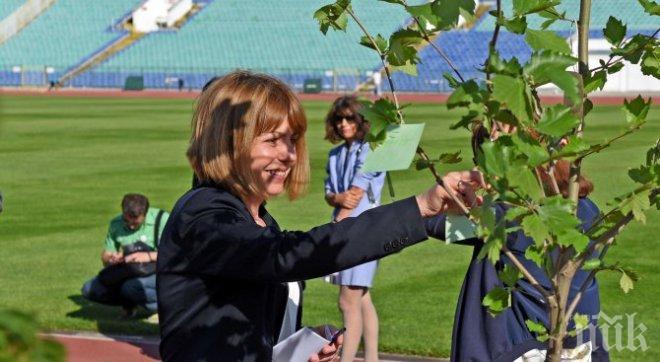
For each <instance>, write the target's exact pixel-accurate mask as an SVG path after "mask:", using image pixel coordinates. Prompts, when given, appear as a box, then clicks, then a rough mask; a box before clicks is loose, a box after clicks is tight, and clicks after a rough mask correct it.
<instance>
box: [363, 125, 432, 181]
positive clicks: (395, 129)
mask: <svg viewBox="0 0 660 362" xmlns="http://www.w3.org/2000/svg"><path fill="white" fill-rule="evenodd" d="M422 131H424V123H418V124H402V125H392V126H388V127H387V138H386V139H385V142H383V144H382V145H380V146H378V147H377V148H376V149H375V150H373V151H371V152H369V154H368V155H367V159H366V160H365V161H364V165H363V166H362V171H363V172H381V171H394V170H405V169H407V168H408V167H410V163H412V160H413V157H415V152H416V151H417V146H418V145H419V140H420V139H421V138H422Z"/></svg>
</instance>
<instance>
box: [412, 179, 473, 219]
mask: <svg viewBox="0 0 660 362" xmlns="http://www.w3.org/2000/svg"><path fill="white" fill-rule="evenodd" d="M442 182H443V184H444V186H445V187H446V188H447V189H449V191H450V192H451V193H453V194H454V196H455V197H456V199H458V200H459V201H460V202H462V203H463V205H464V206H466V207H467V208H471V207H474V206H477V205H478V204H479V203H480V202H481V200H480V199H479V198H478V197H477V195H476V193H475V190H476V189H478V188H482V187H485V185H484V184H483V177H482V176H481V173H480V172H479V171H476V170H473V171H457V172H450V173H448V174H447V175H446V176H445V177H443V179H442ZM417 204H418V205H419V210H420V213H421V214H422V217H430V216H435V215H437V214H440V213H443V212H447V211H454V212H458V213H461V212H462V211H461V208H460V207H459V205H458V204H457V203H456V202H454V200H453V198H452V197H451V195H449V194H448V193H447V192H446V191H445V188H443V187H442V186H440V185H434V186H433V187H431V188H430V189H428V190H427V191H426V192H425V193H423V194H420V195H417Z"/></svg>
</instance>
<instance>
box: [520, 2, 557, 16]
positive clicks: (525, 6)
mask: <svg viewBox="0 0 660 362" xmlns="http://www.w3.org/2000/svg"><path fill="white" fill-rule="evenodd" d="M560 2H561V1H558V0H513V14H514V15H516V16H519V15H526V14H531V13H538V12H541V11H543V10H546V9H548V8H551V7H553V6H555V5H559V3H560Z"/></svg>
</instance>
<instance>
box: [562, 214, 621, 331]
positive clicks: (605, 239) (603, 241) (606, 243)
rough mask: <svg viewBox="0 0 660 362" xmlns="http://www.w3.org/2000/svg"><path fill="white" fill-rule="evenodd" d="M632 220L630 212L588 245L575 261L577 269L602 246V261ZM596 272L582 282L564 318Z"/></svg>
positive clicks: (568, 315)
mask: <svg viewBox="0 0 660 362" xmlns="http://www.w3.org/2000/svg"><path fill="white" fill-rule="evenodd" d="M632 220H633V214H632V212H629V213H628V214H627V215H626V216H624V217H623V218H622V219H621V220H619V222H618V223H616V225H614V226H613V227H612V228H611V229H610V230H608V231H607V232H606V233H605V234H603V235H602V236H601V237H599V238H598V239H597V240H596V241H594V243H593V244H591V245H590V247H589V249H588V250H587V251H586V252H584V253H583V254H581V255H580V256H579V257H578V259H577V260H576V261H575V262H576V265H577V267H578V268H581V267H582V265H584V263H585V262H586V261H587V260H588V259H589V258H590V257H591V255H593V253H594V252H595V251H596V248H597V247H598V246H599V245H603V251H601V253H600V255H599V256H598V258H599V259H600V260H601V261H602V260H603V258H605V254H607V250H608V249H609V247H610V245H612V243H613V242H614V239H615V238H616V237H617V235H619V234H620V233H621V231H622V230H623V228H625V227H626V225H628V223H630V222H631V221H632ZM596 273H597V270H592V271H591V272H590V273H589V275H588V276H587V278H586V279H585V280H584V282H582V286H580V290H579V292H578V293H577V294H576V295H575V298H574V299H573V301H572V302H571V305H570V306H569V307H568V309H567V310H566V318H567V319H568V318H570V317H571V315H572V314H573V312H574V311H575V308H577V305H578V303H579V302H580V299H581V298H582V295H583V294H584V291H585V290H586V289H587V287H588V286H589V284H590V283H591V280H592V279H593V278H594V277H595V276H596Z"/></svg>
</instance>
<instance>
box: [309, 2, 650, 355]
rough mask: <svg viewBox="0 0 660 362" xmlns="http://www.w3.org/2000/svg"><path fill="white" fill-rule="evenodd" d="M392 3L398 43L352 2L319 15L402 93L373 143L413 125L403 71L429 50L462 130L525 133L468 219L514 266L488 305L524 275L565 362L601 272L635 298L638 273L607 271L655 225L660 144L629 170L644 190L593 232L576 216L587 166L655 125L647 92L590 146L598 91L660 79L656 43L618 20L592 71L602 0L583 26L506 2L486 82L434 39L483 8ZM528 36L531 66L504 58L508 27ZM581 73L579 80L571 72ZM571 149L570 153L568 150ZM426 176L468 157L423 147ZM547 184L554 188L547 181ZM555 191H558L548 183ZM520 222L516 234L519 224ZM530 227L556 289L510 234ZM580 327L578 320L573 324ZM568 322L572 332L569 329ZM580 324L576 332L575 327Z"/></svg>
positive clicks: (502, 143)
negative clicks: (566, 172) (581, 277)
mask: <svg viewBox="0 0 660 362" xmlns="http://www.w3.org/2000/svg"><path fill="white" fill-rule="evenodd" d="M381 1H383V2H387V3H391V4H393V6H402V7H403V8H404V9H405V10H406V11H407V12H408V14H409V15H410V17H411V18H412V21H411V23H410V25H409V26H407V27H405V28H402V29H399V30H397V31H395V32H394V33H393V34H391V35H390V36H389V37H388V38H386V37H383V36H382V35H380V34H377V35H372V34H370V33H369V32H368V30H367V29H366V28H365V25H364V24H363V23H362V22H361V20H360V18H359V17H358V15H357V14H356V13H355V11H354V9H353V7H352V6H351V1H350V0H337V1H336V2H334V3H332V4H329V5H326V6H323V7H322V8H320V9H319V10H317V11H316V13H315V14H314V18H316V19H317V21H318V22H319V25H320V30H321V31H322V32H323V33H324V34H325V33H326V32H327V31H328V30H329V29H334V30H341V31H345V30H346V27H347V26H348V21H349V18H350V19H352V20H353V21H354V22H355V23H356V24H357V26H358V27H359V28H360V29H361V30H362V32H363V33H364V36H363V37H362V40H361V44H362V45H364V46H366V47H368V48H370V49H373V50H374V51H375V52H376V53H377V54H378V56H379V57H380V60H381V62H382V65H383V69H384V71H385V74H386V76H387V79H388V84H389V88H390V90H391V100H390V99H386V98H383V99H379V100H376V101H375V102H373V103H371V102H368V103H366V104H365V109H364V113H365V117H366V118H367V119H369V120H370V122H371V130H370V134H369V135H368V140H369V141H371V142H372V144H374V145H375V146H378V144H380V143H383V142H387V137H386V136H387V129H388V128H387V126H389V125H392V124H402V123H404V116H403V113H402V111H401V106H400V104H399V101H398V97H397V93H396V91H395V85H394V82H393V79H392V72H394V71H403V72H406V73H408V74H411V75H416V73H417V69H416V65H417V64H418V63H419V61H420V59H419V57H418V55H417V50H418V48H419V47H420V46H421V45H423V44H428V45H429V46H431V47H432V48H433V50H434V51H435V52H436V53H437V54H438V56H439V57H441V58H442V59H444V60H445V61H446V62H447V63H448V64H449V66H450V68H451V69H452V70H453V75H452V74H445V75H444V77H445V78H446V79H447V80H448V81H449V82H450V85H451V86H452V88H453V89H454V91H453V92H452V94H451V96H450V97H449V99H448V101H447V107H448V108H450V109H452V108H460V109H464V110H465V115H464V116H463V117H462V118H461V120H459V121H458V122H457V123H456V124H454V125H453V126H452V127H451V128H452V129H457V128H461V127H465V128H471V127H474V126H476V125H481V126H483V127H485V128H486V129H487V131H488V132H492V131H493V130H494V129H497V128H498V127H500V126H501V125H502V124H508V125H512V126H515V129H516V132H515V133H514V134H508V135H502V136H500V137H499V138H497V139H496V140H487V141H486V142H485V143H484V144H483V145H482V152H481V153H480V154H479V155H478V157H476V162H477V167H478V168H479V170H480V171H481V172H482V173H483V175H484V179H485V181H486V182H487V183H488V184H489V185H490V187H489V188H488V189H487V190H484V195H483V196H484V202H483V204H482V205H480V206H475V205H467V206H472V207H467V206H465V205H464V206H463V207H462V209H463V212H464V213H465V215H466V216H468V217H470V218H471V219H472V220H473V221H474V222H475V223H476V224H477V225H478V234H479V236H480V238H482V239H483V241H484V246H483V248H482V249H481V254H480V257H481V258H488V259H489V260H490V261H491V262H492V263H493V264H495V262H497V261H498V260H499V256H500V254H504V255H506V256H507V257H508V259H509V260H510V261H511V264H512V265H513V266H515V267H511V266H506V267H505V268H504V269H503V270H502V271H501V272H500V275H499V276H500V279H501V280H502V282H503V283H502V285H503V287H498V288H495V289H493V290H491V291H490V292H489V293H488V294H487V295H486V297H485V298H484V300H483V305H484V307H485V308H488V309H489V311H490V312H491V313H493V314H498V313H500V312H502V311H503V310H504V309H505V308H507V307H508V306H509V304H510V298H511V292H512V291H513V290H514V289H515V288H516V284H517V281H518V280H519V279H520V278H521V277H524V278H525V279H526V280H527V281H528V282H529V283H531V284H532V285H533V286H534V287H535V288H536V289H537V290H538V291H539V293H540V294H541V295H542V296H543V298H544V300H545V303H546V305H548V309H547V312H548V316H549V320H550V325H549V326H548V327H549V328H547V327H546V326H544V325H542V324H539V323H537V322H535V321H531V320H528V321H527V322H526V324H527V327H528V328H529V330H530V331H531V332H533V333H534V334H535V335H536V336H537V338H538V339H540V340H547V341H548V343H549V351H548V354H547V359H548V360H550V361H560V354H561V351H562V349H563V341H564V338H565V337H566V336H568V335H575V334H576V333H577V332H578V331H579V329H581V328H584V327H585V324H586V321H587V318H586V316H581V315H576V314H575V308H576V306H577V304H578V302H579V301H580V298H581V297H582V292H583V291H584V290H585V289H586V287H587V286H588V285H589V284H590V282H591V280H592V279H593V278H594V276H595V275H596V274H597V273H598V272H601V271H608V270H609V271H617V272H620V273H621V279H620V285H621V288H622V289H623V291H624V292H628V291H629V290H630V289H631V288H632V287H633V282H634V281H635V280H636V279H637V276H636V274H635V273H634V272H633V271H631V270H629V269H628V268H626V267H624V266H622V265H620V264H619V263H607V262H606V261H605V260H604V257H605V255H606V253H607V250H608V248H609V247H610V246H611V245H612V244H613V243H614V241H615V239H616V237H617V235H619V233H620V232H621V231H622V230H623V229H624V228H625V227H626V226H627V225H628V224H629V223H630V222H631V221H633V220H636V221H640V222H642V223H643V222H645V214H644V213H645V211H647V210H649V209H651V208H655V209H660V196H659V193H658V190H659V188H658V185H659V184H660V163H659V161H660V139H659V140H658V142H657V143H656V144H655V145H653V146H652V147H651V148H650V149H649V150H648V152H647V154H646V162H645V163H644V164H642V165H639V166H637V167H636V168H632V169H630V170H629V171H628V176H629V177H630V178H631V179H632V180H633V181H634V182H635V183H636V184H637V187H636V188H635V189H633V190H630V191H629V192H627V193H625V194H623V195H621V196H620V197H617V198H615V199H613V200H611V202H609V203H608V205H611V207H610V208H609V209H608V210H607V211H605V212H602V214H601V215H600V217H599V218H598V219H597V220H596V221H595V222H594V223H593V225H592V226H591V227H590V228H589V229H587V230H583V229H582V228H581V222H580V220H579V219H578V218H577V216H576V211H577V202H578V197H579V195H578V192H579V185H578V179H579V176H580V173H581V165H582V161H583V160H585V159H587V158H588V157H590V156H592V155H594V154H595V153H599V152H606V151H607V149H608V148H609V147H610V146H611V145H612V144H613V143H614V142H616V141H618V140H620V139H622V138H624V137H626V136H628V135H630V134H631V133H633V132H635V131H637V130H639V129H640V128H641V127H642V125H643V124H644V123H645V122H646V117H647V114H648V112H649V109H650V106H651V99H648V100H645V99H644V98H642V97H641V96H638V97H636V98H634V99H632V100H630V101H629V100H625V101H624V103H623V107H622V110H623V113H624V116H625V121H626V123H625V127H624V129H623V130H622V131H621V133H620V134H618V135H617V136H615V137H612V138H611V139H609V140H606V141H604V142H602V143H597V144H589V143H587V142H586V141H585V140H584V139H583V138H582V132H583V130H584V128H585V126H587V125H586V124H585V116H586V115H587V114H588V113H589V112H590V111H591V110H592V108H593V104H592V102H591V101H590V100H589V94H590V93H592V92H594V91H596V90H598V89H603V87H604V86H605V83H606V82H607V78H608V75H611V74H613V73H616V72H618V71H620V70H621V69H622V68H623V67H624V66H626V65H625V64H626V63H624V61H625V62H627V63H629V64H630V63H631V64H640V65H641V70H642V72H643V73H644V74H645V75H648V76H653V77H655V78H660V69H659V68H660V62H659V61H658V58H659V57H660V48H658V44H659V42H660V41H659V40H658V39H656V35H657V34H658V31H660V29H658V30H656V31H655V32H654V33H653V34H652V35H644V34H634V35H632V36H629V35H628V34H627V29H626V25H624V24H623V22H622V21H620V20H619V19H617V18H616V17H614V16H611V17H610V18H609V20H608V22H607V25H606V27H605V28H604V29H603V34H604V36H605V39H607V41H608V42H609V43H610V44H611V46H612V47H611V54H610V56H609V59H608V60H607V61H601V62H600V65H599V66H597V67H593V68H590V67H589V64H588V44H589V20H590V12H591V0H580V12H579V18H578V19H570V18H569V17H567V15H566V13H560V12H559V11H558V10H557V8H558V5H560V4H561V2H562V1H561V0H513V15H512V16H510V17H506V16H505V14H504V12H503V10H502V6H501V0H497V1H496V6H495V8H494V9H493V10H492V11H491V12H490V15H491V16H493V17H495V19H496V25H495V29H494V31H493V34H492V38H491V41H490V43H489V53H488V57H487V59H485V60H484V63H483V67H482V68H481V72H483V73H484V75H485V77H484V78H485V81H482V80H477V79H464V77H463V76H462V75H461V73H460V71H459V70H458V69H457V68H456V67H455V66H454V65H453V64H452V63H451V61H450V58H449V57H448V55H447V54H445V53H443V51H442V50H441V49H440V48H439V47H438V46H437V45H435V44H434V43H433V42H432V38H433V37H434V36H435V35H437V33H439V32H441V31H446V30H451V29H453V28H456V27H457V26H458V24H459V19H460V17H461V16H462V17H463V18H464V19H466V20H468V21H470V20H471V19H472V18H473V16H474V11H475V7H476V4H475V1H474V0H434V1H431V2H428V3H425V4H422V5H415V6H411V5H409V4H407V2H406V1H405V0H381ZM639 3H640V6H642V7H643V8H644V10H645V11H646V12H647V13H648V14H649V15H650V16H658V15H660V5H658V4H657V3H655V2H653V1H651V0H639ZM532 16H540V17H542V18H544V19H545V21H544V22H543V24H542V25H541V27H540V28H539V29H532V28H530V27H528V22H527V19H528V18H530V17H532ZM557 21H566V22H571V23H573V24H574V25H576V26H577V33H578V57H577V58H575V57H574V56H573V55H572V54H571V49H570V46H569V45H568V44H567V42H566V40H565V39H564V38H562V37H560V36H559V35H558V34H556V33H555V32H553V31H550V30H548V27H549V26H550V25H552V24H553V23H555V22H557ZM502 27H504V28H505V29H506V30H508V31H510V32H512V33H516V34H522V35H524V37H525V41H526V42H527V44H528V45H529V47H530V48H531V49H532V50H533V53H532V55H531V57H530V59H529V60H528V61H527V62H526V63H524V64H521V62H520V61H519V60H518V59H516V58H515V57H514V58H511V59H508V60H505V59H503V57H502V56H501V54H500V53H499V52H498V50H497V41H498V36H499V33H500V31H501V28H502ZM575 66H577V69H578V72H573V71H571V69H572V68H574V67H575ZM548 83H552V84H554V85H555V86H556V87H558V88H559V89H560V90H561V91H562V92H563V95H564V99H565V103H564V104H563V105H553V106H545V105H543V104H542V103H541V100H540V97H539V96H538V88H539V87H541V86H543V85H546V84H548ZM564 144H565V145H564ZM417 153H418V155H419V157H420V159H419V160H418V161H417V166H418V169H425V168H428V169H429V170H430V171H431V173H432V174H433V176H434V177H435V179H436V180H437V182H438V183H440V184H442V178H441V177H440V175H439V174H438V173H437V171H436V168H435V165H436V164H440V163H451V162H456V161H457V160H458V156H457V154H444V155H442V156H440V158H438V159H430V158H429V156H428V155H427V154H426V152H424V150H423V149H422V148H421V147H418V148H417ZM561 160H565V161H568V162H570V179H569V185H568V192H567V193H566V194H562V193H561V192H560V189H559V187H558V185H557V181H556V180H555V179H554V167H555V165H556V164H557V162H559V161H561ZM544 178H548V179H549V181H547V180H544ZM548 185H549V186H548ZM494 204H503V205H506V207H507V212H506V216H505V217H504V218H500V219H498V218H496V216H495V211H494V208H493V205H494ZM507 224H508V225H509V226H510V225H511V224H514V225H518V226H517V227H513V228H511V227H508V226H507ZM520 229H522V230H523V232H524V233H525V234H526V235H527V236H529V237H530V238H532V239H533V240H534V245H532V246H530V247H529V248H528V249H527V251H526V253H525V258H527V259H529V260H531V261H533V262H534V263H536V264H537V265H538V266H539V267H540V268H541V269H542V270H544V271H545V273H546V275H547V277H548V279H549V280H550V281H551V288H546V287H543V286H542V285H541V284H540V283H539V282H538V281H537V280H536V279H535V278H534V276H533V275H532V274H531V273H530V272H529V271H528V270H527V269H526V268H525V267H524V265H523V263H521V261H520V260H519V259H518V258H517V257H516V256H515V255H514V254H513V253H512V252H511V251H510V250H508V248H507V244H506V240H507V235H508V234H509V233H511V232H514V231H517V230H520ZM580 269H582V270H588V271H590V273H589V277H588V278H587V280H586V281H585V282H584V284H583V285H582V287H581V290H580V292H579V293H578V294H577V295H576V296H575V298H573V300H571V301H570V303H569V298H568V297H569V295H568V294H569V290H570V287H571V283H572V281H573V278H574V276H575V274H576V272H577V271H578V270H580ZM571 321H572V322H573V323H571ZM569 325H570V326H571V327H572V328H569ZM573 326H574V327H573Z"/></svg>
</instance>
